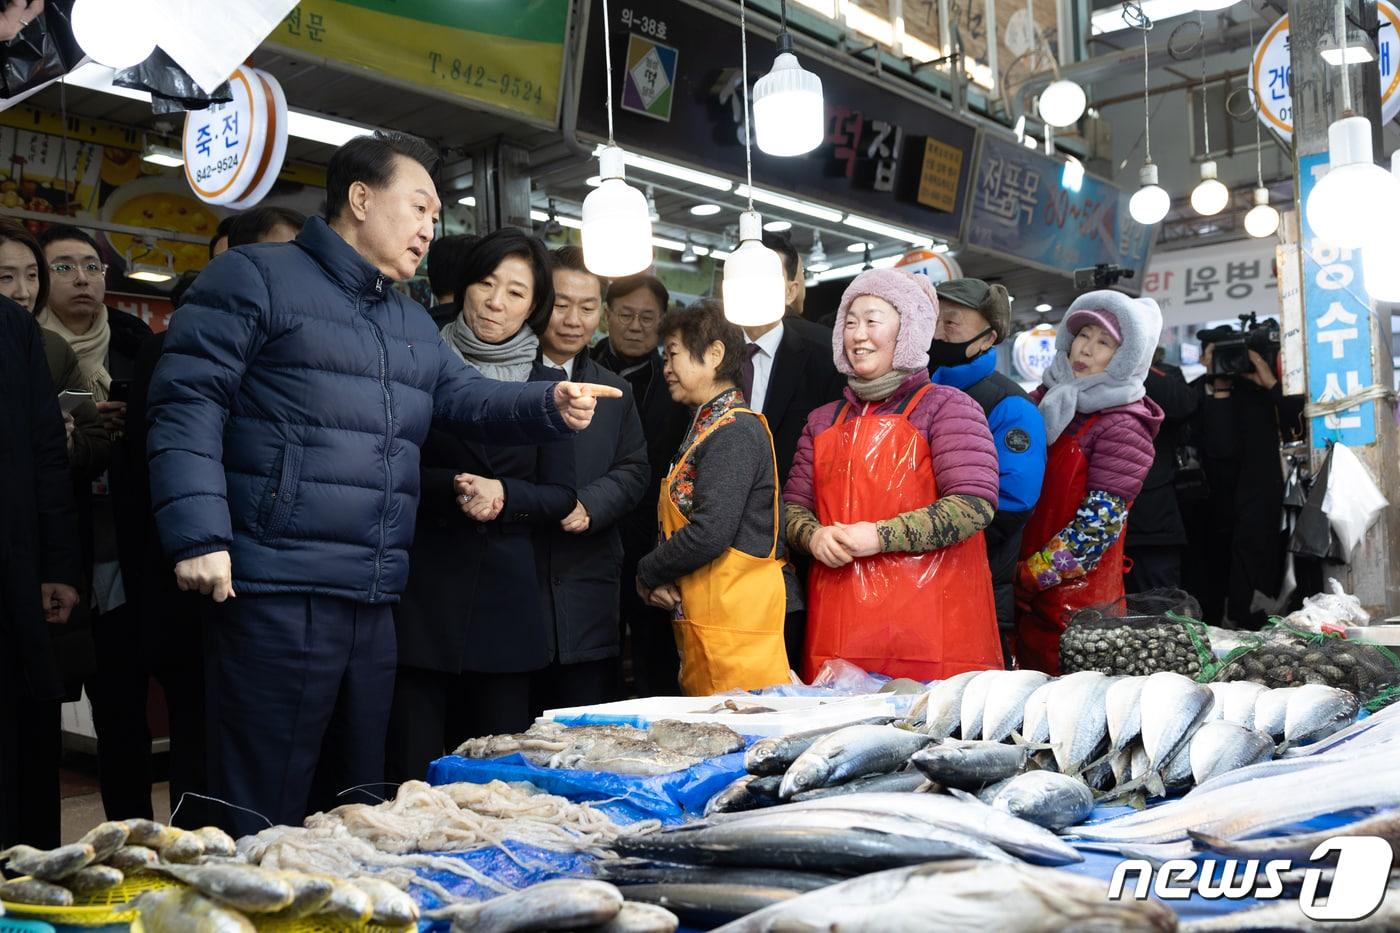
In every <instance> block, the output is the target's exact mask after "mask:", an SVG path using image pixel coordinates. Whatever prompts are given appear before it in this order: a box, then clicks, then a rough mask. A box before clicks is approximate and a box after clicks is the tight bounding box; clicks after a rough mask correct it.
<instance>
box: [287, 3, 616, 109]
mask: <svg viewBox="0 0 1400 933" xmlns="http://www.w3.org/2000/svg"><path fill="white" fill-rule="evenodd" d="M568 25H569V0H471V2H470V3H463V2H462V0H301V2H300V3H299V4H297V8H296V9H294V10H292V12H291V13H289V14H288V15H287V17H286V19H284V20H283V21H282V25H281V26H279V27H278V28H277V29H276V30H275V31H274V32H273V33H272V34H271V35H270V36H268V38H267V41H268V42H270V43H273V44H275V45H279V46H283V47H285V48H288V49H294V50H296V51H298V52H301V53H303V54H309V55H314V56H317V57H319V58H323V59H326V60H328V61H333V62H344V63H346V64H349V65H353V66H355V67H357V68H363V69H365V70H368V71H373V72H376V73H378V74H381V75H385V76H387V77H390V78H396V79H398V80H399V81H401V82H404V83H407V84H411V85H416V86H418V87H420V88H422V89H424V90H428V91H431V92H434V93H437V94H445V95H451V96H453V97H461V98H465V99H467V100H471V101H473V102H474V103H477V104H480V105H482V106H485V107H488V108H490V109H493V110H500V111H506V112H509V113H512V114H517V115H520V116H524V117H526V118H529V119H531V120H533V121H534V122H536V123H541V124H548V125H549V126H553V125H555V123H556V121H557V120H558V117H559V86H560V82H559V79H560V76H561V74H562V72H563V66H564V39H565V37H566V36H567V35H568ZM619 64H620V62H619ZM596 100H602V98H601V97H599V98H596Z"/></svg>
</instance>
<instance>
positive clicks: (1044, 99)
mask: <svg viewBox="0 0 1400 933" xmlns="http://www.w3.org/2000/svg"><path fill="white" fill-rule="evenodd" d="M1088 104H1089V98H1088V97H1087V96H1085V94H1084V88H1082V87H1080V86H1079V85H1078V84H1076V83H1075V82H1073V81H1070V80H1069V79H1068V78H1061V79H1059V80H1058V81H1051V82H1050V83H1049V84H1048V85H1046V88H1045V90H1043V91H1041V92H1040V104H1039V108H1040V119H1042V120H1044V121H1045V122H1046V123H1047V124H1049V125H1050V126H1053V127H1055V128H1057V129H1062V128H1064V127H1066V126H1073V125H1074V124H1075V123H1077V122H1078V121H1079V118H1080V117H1082V116H1084V108H1085V107H1086V106H1088Z"/></svg>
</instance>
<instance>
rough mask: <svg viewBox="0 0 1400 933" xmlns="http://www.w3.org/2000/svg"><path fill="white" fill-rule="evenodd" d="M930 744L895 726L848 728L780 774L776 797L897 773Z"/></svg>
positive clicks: (824, 740) (827, 738)
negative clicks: (892, 772) (856, 779)
mask: <svg viewBox="0 0 1400 933" xmlns="http://www.w3.org/2000/svg"><path fill="white" fill-rule="evenodd" d="M930 741H931V740H930V738H929V737H928V736H927V735H925V734H924V733H922V732H913V731H910V730H908V729H900V728H898V727H896V726H848V727H846V728H845V729H840V730H838V731H836V732H833V733H831V735H828V736H824V737H823V738H821V739H818V740H817V741H816V742H814V743H813V744H812V746H811V747H810V748H808V749H807V750H806V751H805V752H803V753H802V754H801V755H799V756H798V758H797V760H796V761H794V762H793V763H792V767H790V768H788V770H787V773H786V774H784V775H783V782H782V786H781V788H780V789H779V791H778V796H780V797H782V798H783V799H784V800H786V799H787V798H789V797H791V796H792V795H793V794H799V793H801V792H802V791H804V790H812V789H813V788H816V787H829V786H830V785H832V784H840V783H843V782H845V781H849V780H850V779H851V778H857V777H860V776H862V775H865V774H883V773H886V772H890V771H894V770H897V769H898V768H899V767H901V766H902V765H903V764H904V763H905V762H907V761H908V760H909V756H910V755H912V754H914V752H916V751H918V750H919V749H921V748H923V747H924V746H925V745H927V744H928V743H929V742H930Z"/></svg>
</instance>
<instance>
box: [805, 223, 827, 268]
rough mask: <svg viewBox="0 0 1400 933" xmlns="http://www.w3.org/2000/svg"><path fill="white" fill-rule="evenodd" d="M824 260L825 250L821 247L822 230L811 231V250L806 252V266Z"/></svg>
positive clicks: (808, 266) (809, 266)
mask: <svg viewBox="0 0 1400 933" xmlns="http://www.w3.org/2000/svg"><path fill="white" fill-rule="evenodd" d="M823 262H826V250H825V249H824V248H823V247H822V232H821V231H820V230H813V231H812V251H811V252H809V253H808V254H807V268H809V269H810V268H812V266H815V265H817V264H818V263H823Z"/></svg>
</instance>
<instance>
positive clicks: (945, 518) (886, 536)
mask: <svg viewBox="0 0 1400 933" xmlns="http://www.w3.org/2000/svg"><path fill="white" fill-rule="evenodd" d="M994 514H996V509H994V508H992V504H991V503H990V502H988V501H987V500H986V499H981V498H978V497H977V496H968V495H951V496H944V497H943V498H941V499H939V500H938V501H937V502H935V503H933V504H932V505H930V506H927V507H925V508H922V509H915V510H913V511H912V512H904V513H902V514H900V515H896V516H894V517H893V518H887V519H885V520H884V521H880V522H876V523H875V527H876V529H877V530H878V531H879V533H880V550H881V551H883V552H884V553H886V554H888V553H891V552H898V551H903V552H907V553H910V554H923V553H925V552H928V551H936V550H938V549H939V548H945V547H948V546H949V545H951V544H957V543H958V542H960V541H966V540H967V539H968V538H970V537H972V536H973V535H975V534H977V532H979V531H981V530H982V529H983V528H986V527H987V526H988V525H990V524H991V523H992V516H993V515H994Z"/></svg>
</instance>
